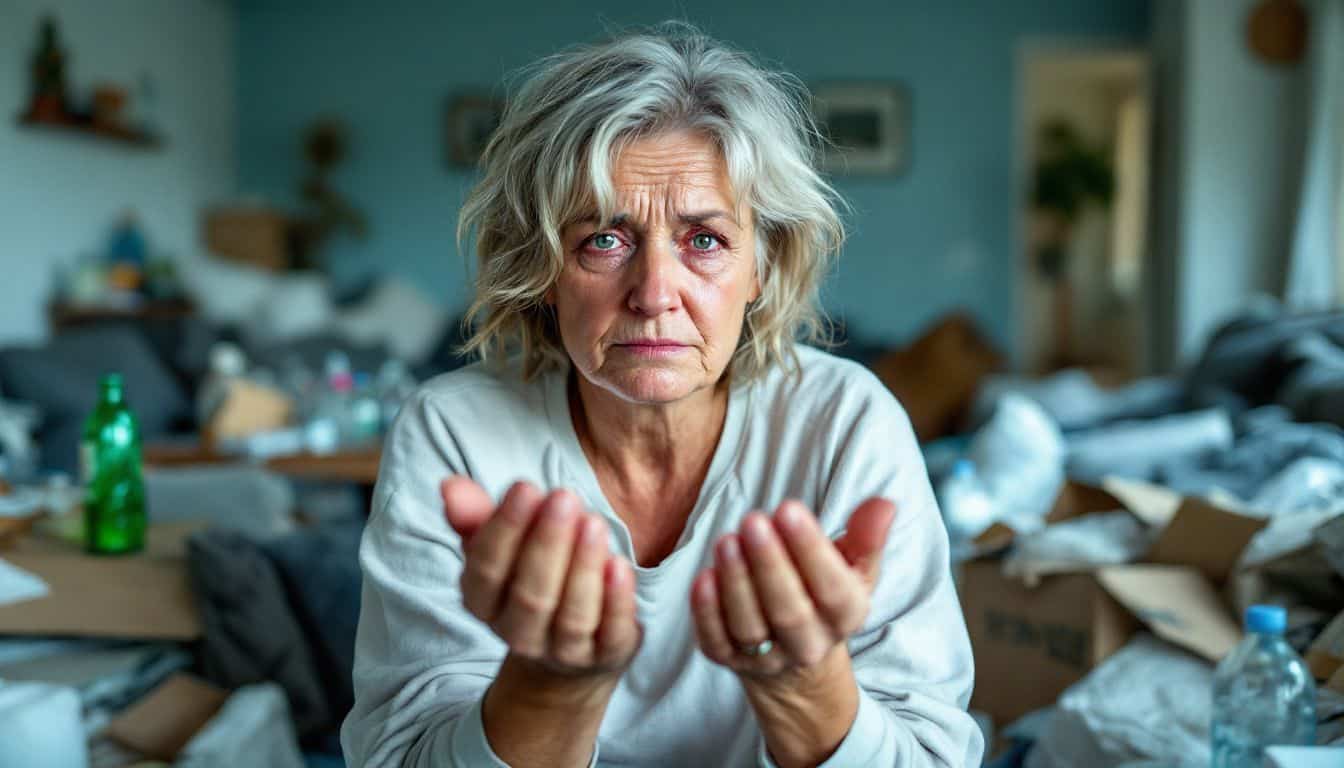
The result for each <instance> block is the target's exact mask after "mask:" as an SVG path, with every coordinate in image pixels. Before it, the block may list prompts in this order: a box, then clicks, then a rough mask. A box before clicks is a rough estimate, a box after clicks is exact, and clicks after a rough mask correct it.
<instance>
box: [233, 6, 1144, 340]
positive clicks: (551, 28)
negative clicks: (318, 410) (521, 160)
mask: <svg viewBox="0 0 1344 768" xmlns="http://www.w3.org/2000/svg"><path fill="white" fill-rule="evenodd" d="M669 15H675V16H677V17H680V18H685V19H688V20H690V21H693V22H695V23H696V24H699V25H700V26H702V27H703V28H704V29H705V30H706V31H708V32H710V33H711V34H713V35H716V36H718V37H720V38H723V39H725V40H728V41H730V42H732V43H734V44H736V45H738V46H740V47H742V48H745V49H747V50H749V51H752V52H754V53H756V54H758V55H760V56H762V57H764V58H766V59H768V60H771V61H774V62H777V63H779V64H780V65H782V66H784V67H785V68H787V69H789V70H791V71H793V72H794V73H795V74H797V75H798V76H800V77H801V78H803V79H804V80H805V81H808V82H812V81H818V80H828V79H845V78H863V79H893V80H899V81H901V82H903V83H904V84H905V85H906V86H907V88H908V89H909V92H910V94H911V102H912V116H913V125H912V136H911V147H910V153H911V154H910V157H911V166H910V168H909V170H908V171H907V172H906V173H905V174H904V175H903V176H900V177H896V178H881V179H854V178H845V179H841V180H840V181H839V184H838V186H839V189H840V190H841V192H842V194H844V195H845V196H846V197H847V198H848V199H849V200H850V201H851V203H852V204H853V205H854V208H855V212H854V215H853V216H852V217H851V218H850V219H849V224H850V227H851V233H852V236H851V239H850V241H849V243H848V245H847V247H846V249H845V253H844V254H843V255H842V257H841V260H840V266H839V268H838V270H837V272H836V274H834V275H833V276H832V278H831V280H830V282H829V283H828V286H827V289H826V303H827V306H828V308H829V309H830V310H831V311H832V312H833V313H834V314H837V315H841V316H844V317H846V318H847V319H849V320H850V321H851V322H852V323H853V324H854V326H855V327H856V328H857V329H860V330H862V331H863V332H865V333H868V334H874V335H878V336H881V337H884V338H888V339H899V338H902V337H904V336H905V335H907V334H909V333H912V332H914V331H915V330H917V329H918V328H919V327H920V326H921V325H923V324H924V323H926V322H928V321H929V320H931V319H933V318H934V317H935V316H937V315H938V314H940V313H942V312H944V311H947V310H949V309H952V308H955V307H960V306H967V307H970V308H972V309H973V310H974V311H975V312H976V314H977V315H978V317H979V318H980V319H981V321H982V323H983V324H984V325H985V327H986V329H987V330H988V331H989V332H990V333H991V334H992V335H993V336H994V337H995V338H997V339H998V340H999V341H1000V342H1001V343H1003V344H1004V345H1005V347H1007V346H1008V345H1009V344H1010V340H1011V339H1012V338H1013V337H1014V334H1013V333H1012V323H1013V318H1014V317H1015V312H1014V308H1013V286H1014V284H1015V283H1014V281H1015V279H1016V270H1015V266H1014V265H1013V264H1012V263H1011V253H1012V248H1011V243H1010V237H1011V236H1012V235H1011V233H1012V217H1013V185H1014V183H1015V182H1014V180H1013V175H1012V174H1013V157H1012V150H1013V141H1014V139H1013V125H1014V122H1013V120H1014V115H1013V112H1014V109H1015V108H1016V106H1015V105H1016V96H1015V94H1014V89H1015V65H1016V50H1017V48H1018V46H1019V44H1020V43H1022V42H1024V41H1027V40H1032V39H1043V38H1050V39H1060V38H1063V39H1070V40H1085V39H1099V40H1107V41H1112V42H1116V41H1118V42H1131V43H1137V44H1144V43H1146V41H1147V39H1148V25H1149V4H1148V2H1147V0H1074V1H1072V2H1067V3H1066V2H1050V1H1048V0H1032V1H1029V2H1028V1H1023V2H1000V1H998V0H982V1H973V0H956V1H946V2H932V1H931V0H907V1H903V2H892V1H891V0H888V2H875V1H866V2H828V3H818V2H815V0H813V1H812V2H799V1H798V0H773V1H772V2H758V3H725V2H714V1H713V0H682V2H679V3H677V4H675V5H674V4H668V3H649V2H635V1H633V0H631V1H628V2H623V3H605V2H603V3H594V2H581V1H576V0H554V1H553V2H533V3H527V4H524V3H516V2H514V3H510V2H458V3H451V4H450V3H431V2H428V1H427V0H426V1H425V2H410V1H408V0H401V1H400V2H380V3H376V4H375V3H371V2H358V3H356V2H337V1H336V0H330V1H327V2H317V1H316V0H241V1H240V2H239V18H238V66H239V72H238V105H239V114H238V142H239V158H240V174H239V179H240V187H241V191H242V192H243V193H245V194H256V195H262V196H266V197H268V198H270V199H273V200H276V201H279V202H288V201H292V199H293V196H294V192H293V191H294V189H295V187H296V186H297V181H298V178H299V175H300V173H301V172H302V164H301V162H300V153H299V136H300V135H301V132H302V130H303V128H304V126H305V125H307V124H308V123H309V121H311V120H313V119H314V118H316V117H318V116H321V115H334V116H337V117H340V118H341V119H343V120H344V121H345V122H346V124H347V126H348V127H349V129H350V133H351V137H352V148H351V149H352V156H351V157H350V158H349V160H348V161H347V162H346V164H345V165H344V167H342V168H341V169H340V171H339V173H338V174H337V175H336V178H335V181H336V183H337V185H338V187H339V188H340V189H341V190H342V191H343V192H344V193H345V194H347V195H348V196H349V197H350V198H351V199H353V200H354V201H355V202H356V203H357V204H358V205H359V206H360V207H361V208H362V209H363V210H364V211H365V213H366V214H367V215H368V217H369V220H370V224H371V227H372V232H371V234H370V237H369V238H368V239H367V240H365V241H363V242H358V241H342V242H339V243H337V244H336V245H335V247H334V248H333V251H332V254H333V257H334V258H335V260H336V263H337V266H338V270H339V271H340V272H341V273H342V274H345V275H352V274H358V273H362V272H367V271H371V270H390V271H394V272H396V273H399V274H402V275H405V276H407V277H409V278H411V279H413V280H415V281H417V282H418V283H419V284H420V285H422V286H423V287H425V288H426V289H427V290H429V291H431V292H432V293H434V294H435V295H436V296H438V297H439V298H440V299H441V301H442V302H443V303H444V305H445V306H447V307H450V308H460V307H462V306H463V305H464V303H465V301H466V297H467V295H468V293H467V292H468V288H469V286H468V283H467V272H466V270H465V267H464V260H463V257H462V255H461V254H459V253H458V252H457V250H456V248H455V246H454V228H455V224H456V216H457V210H458V207H459V205H460V204H461V201H462V199H463V197H464V196H465V194H466V192H467V190H468V189H469V188H470V185H471V182H472V177H471V175H470V174H469V173H462V172H458V171H452V170H449V169H448V168H447V167H446V166H445V163H444V159H443V158H444V153H443V150H442V146H441V143H440V133H439V131H440V125H441V120H442V114H443V107H444V103H445V100H446V97H447V96H448V94H450V93H451V92H453V91H454V90H456V89H460V88H472V87H479V86H482V85H486V86H489V85H493V84H496V83H498V82H500V80H501V78H502V76H503V75H505V74H506V73H507V72H509V71H510V70H513V69H515V68H516V67H519V66H521V65H524V64H526V63H528V62H530V61H532V60H534V59H535V58H537V57H539V56H541V55H544V54H547V53H550V52H553V51H554V50H556V49H557V48H559V47H562V46H564V45H567V44H569V43H572V42H577V41H583V40H589V39H592V38H594V37H598V36H601V35H602V33H603V30H604V28H606V27H608V26H611V25H626V24H644V23H651V22H656V21H658V20H661V19H663V18H666V17H668V16H669Z"/></svg>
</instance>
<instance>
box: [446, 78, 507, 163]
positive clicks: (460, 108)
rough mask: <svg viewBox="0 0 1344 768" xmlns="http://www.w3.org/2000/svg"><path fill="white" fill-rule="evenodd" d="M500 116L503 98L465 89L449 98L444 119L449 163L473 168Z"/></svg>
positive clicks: (502, 112) (502, 109)
mask: <svg viewBox="0 0 1344 768" xmlns="http://www.w3.org/2000/svg"><path fill="white" fill-rule="evenodd" d="M503 115H504V100H503V99H499V98H495V97H494V96H491V95H490V94H489V93H488V92H482V91H468V92H464V93H459V94H456V95H454V96H453V97H452V98H450V99H448V109H447V110H446V112H445V114H444V122H443V135H444V149H445V151H446V154H447V157H448V164H449V165H450V166H453V167H456V168H475V167H476V164H477V163H478V162H479V161H480V159H481V153H482V152H484V151H485V145H486V144H488V143H489V142H490V137H491V136H492V135H493V134H494V132H495V129H496V128H498V127H499V121H500V118H501V117H502V116H503Z"/></svg>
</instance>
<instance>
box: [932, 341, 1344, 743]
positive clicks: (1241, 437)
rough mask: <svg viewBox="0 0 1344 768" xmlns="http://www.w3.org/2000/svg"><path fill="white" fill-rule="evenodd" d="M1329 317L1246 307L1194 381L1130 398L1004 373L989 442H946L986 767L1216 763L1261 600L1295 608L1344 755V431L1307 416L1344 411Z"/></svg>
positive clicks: (1297, 645)
mask: <svg viewBox="0 0 1344 768" xmlns="http://www.w3.org/2000/svg"><path fill="white" fill-rule="evenodd" d="M1317 322H1318V323H1320V324H1322V325H1321V327H1320V328H1318V332H1317V333H1315V334H1314V335H1313V334H1308V336H1310V338H1312V339H1314V341H1313V342H1312V343H1310V344H1306V343H1304V342H1303V341H1302V334H1303V333H1304V331H1303V328H1302V321H1301V319H1300V318H1292V319H1274V318H1251V319H1247V318H1242V319H1239V320H1238V321H1236V322H1234V323H1233V324H1231V325H1229V326H1228V328H1227V329H1224V331H1223V332H1221V333H1220V334H1219V335H1218V336H1217V337H1216V338H1215V339H1214V341H1213V343H1212V344H1211V346H1210V348H1209V350H1208V351H1207V352H1206V354H1205V357H1204V359H1203V360H1202V361H1201V363H1200V364H1199V365H1197V366H1196V368H1195V369H1194V370H1193V371H1192V372H1191V374H1190V375H1188V376H1187V377H1184V378H1180V379H1177V378H1171V379H1151V380H1147V381H1142V382H1139V383H1137V384H1135V385H1133V386H1131V387H1128V388H1125V389H1120V390H1104V389H1102V388H1100V387H1098V386H1096V385H1095V384H1093V383H1092V381H1091V379H1090V377H1088V376H1087V375H1086V374H1085V373H1082V372H1079V371H1070V372H1065V373H1063V374H1059V375H1056V376H1054V377H1051V378H1049V379H1046V380H1044V381H1033V382H1021V381H1012V380H1010V379H1004V378H995V379H991V380H989V381H988V382H986V383H985V384H984V385H983V386H982V387H981V389H980V394H979V396H978V399H977V403H976V405H975V407H974V409H973V413H975V414H976V416H975V418H976V419H977V420H978V422H979V424H980V427H979V429H977V430H975V431H974V432H973V433H972V434H971V435H970V437H969V440H963V441H961V442H960V443H959V444H958V445H957V447H956V450H954V451H951V452H949V451H948V450H947V449H946V447H945V446H939V445H936V444H935V445H932V446H929V447H928V448H929V450H928V454H927V455H928V456H929V467H930V473H931V475H932V476H933V479H934V482H935V488H937V489H938V490H939V496H940V502H941V504H940V506H942V507H943V513H944V516H945V518H946V521H947V527H948V530H949V532H950V535H951V536H952V538H953V558H954V562H955V567H956V574H957V580H958V584H959V590H960V594H961V601H962V608H963V611H964V614H965V617H966V622H967V626H968V629H969V631H970V635H971V643H972V646H973V648H974V652H975V659H976V685H975V693H974V695H973V698H972V700H971V709H972V710H973V711H978V712H981V713H984V714H986V715H988V716H989V718H990V719H992V721H993V724H994V726H995V727H996V728H997V730H998V735H999V738H998V739H997V740H994V741H991V742H990V744H989V746H988V749H987V755H988V756H990V757H991V758H993V757H994V756H998V762H995V761H994V760H993V759H990V760H988V761H987V765H991V766H995V767H996V768H997V767H998V766H1009V765H1014V766H1016V765H1026V766H1029V768H1055V767H1057V766H1059V767H1062V766H1073V765H1088V766H1107V765H1123V764H1126V763H1135V762H1145V761H1147V762H1154V763H1157V764H1161V765H1209V764H1210V760H1211V752H1210V750H1211V745H1212V740H1211V722H1212V717H1213V715H1212V711H1213V691H1212V687H1213V679H1214V666H1215V665H1216V664H1217V663H1218V662H1219V661H1220V660H1222V659H1224V658H1225V657H1226V656H1228V654H1229V652H1231V651H1232V649H1233V648H1234V647H1236V646H1237V645H1238V643H1239V642H1241V640H1242V638H1243V632H1242V628H1241V627H1242V617H1243V616H1244V615H1246V610H1247V608H1248V607H1250V606H1252V605H1271V606H1280V607H1282V608H1283V609H1285V612H1284V615H1285V616H1286V618H1285V621H1284V627H1283V632H1282V635H1283V638H1284V639H1285V640H1286V642H1287V643H1288V645H1290V646H1291V647H1292V649H1293V650H1294V651H1296V653H1297V654H1298V655H1300V656H1301V657H1303V658H1304V659H1305V661H1306V666H1307V668H1308V669H1309V670H1310V674H1311V676H1312V677H1313V678H1314V679H1315V688H1316V702H1315V704H1316V706H1315V715H1316V720H1317V722H1316V729H1315V741H1316V743H1317V744H1321V745H1326V744H1330V745H1337V746H1340V747H1344V429H1341V428H1340V425H1339V424H1338V423H1331V422H1322V421H1317V420H1305V419H1309V418H1320V417H1322V416H1330V417H1333V416H1344V365H1336V363H1338V362H1339V361H1340V360H1344V353H1341V351H1340V349H1339V348H1338V347H1335V346H1332V345H1331V344H1332V342H1331V341H1330V340H1331V339H1336V338H1338V339H1344V318H1341V317H1340V316H1338V315H1334V316H1330V317H1328V318H1318V319H1317ZM1277 323H1289V324H1291V325H1292V329H1293V333H1286V332H1282V331H1281V329H1279V328H1278V326H1277ZM1229 349H1230V350H1231V351H1229ZM1251 356H1255V357H1256V359H1255V360H1254V361H1252V360H1249V359H1248V357H1251ZM1304 361H1305V362H1304ZM1274 366H1281V369H1275V368H1274ZM1308 366H1310V368H1308ZM1308 370H1309V375H1308V373H1304V371H1308ZM1219 371H1221V372H1222V373H1221V375H1220V374H1219ZM1336 374H1337V375H1336ZM1332 375H1333V378H1332ZM1266 377H1267V378H1266ZM1267 381H1271V382H1279V386H1277V387H1276V386H1265V383H1266V382H1267ZM1323 392H1324V393H1325V394H1326V395H1330V394H1332V393H1338V394H1339V395H1340V399H1337V400H1336V399H1332V398H1331V397H1324V396H1323V395H1322V394H1321V393H1323ZM1332 408H1333V409H1334V410H1332ZM950 454H951V455H950Z"/></svg>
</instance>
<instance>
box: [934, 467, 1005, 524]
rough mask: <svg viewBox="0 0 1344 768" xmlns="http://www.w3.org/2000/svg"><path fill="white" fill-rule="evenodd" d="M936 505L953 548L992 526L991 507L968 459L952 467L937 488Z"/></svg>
mask: <svg viewBox="0 0 1344 768" xmlns="http://www.w3.org/2000/svg"><path fill="white" fill-rule="evenodd" d="M938 504H939V506H940V507H942V511H943V522H944V523H945V524H946V525H947V531H948V534H949V536H950V537H951V538H952V540H953V542H954V544H955V543H956V542H962V541H966V540H968V539H972V538H975V537H976V536H978V535H979V534H980V533H981V532H982V531H984V530H985V529H986V528H988V527H989V524H990V523H992V522H994V503H993V501H992V500H991V499H990V498H989V492H988V491H986V490H985V486H984V483H982V482H980V476H979V474H978V473H977V472H976V470H975V462H973V461H971V460H970V459H958V460H957V462H956V463H955V464H953V465H952V473H951V474H950V475H948V476H947V478H946V479H944V480H943V482H942V483H941V484H940V485H939V487H938Z"/></svg>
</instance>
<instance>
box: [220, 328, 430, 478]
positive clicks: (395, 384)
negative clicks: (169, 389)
mask: <svg viewBox="0 0 1344 768" xmlns="http://www.w3.org/2000/svg"><path fill="white" fill-rule="evenodd" d="M415 387H416V380H415V378H414V377H413V376H412V375H411V373H410V371H409V369H408V368H407V366H406V364H405V363H404V362H402V361H401V359H399V358H396V357H389V358H387V359H386V360H384V361H383V363H382V365H381V367H380V368H379V369H378V370H377V371H376V372H370V371H355V370H352V366H351V361H350V357H349V356H348V355H347V354H345V353H344V352H341V351H339V350H336V351H331V352H329V353H328V354H327V356H326V360H325V362H324V365H323V370H322V371H321V372H320V373H318V372H314V371H313V370H311V369H310V368H309V367H307V366H306V365H305V364H304V362H303V360H302V358H300V357H298V356H291V357H289V358H287V359H286V360H285V361H284V362H283V363H282V366H281V369H280V370H279V371H273V370H270V369H268V368H264V367H256V366H250V365H249V363H248V361H247V358H246V357H245V355H244V353H243V351H242V349H241V348H240V347H238V346H237V345H236V344H233V343H231V342H219V343H217V344H215V346H214V347H213V348H212V349H211V352H210V372H209V374H208V375H207V377H206V379H205V382H204V384H203V386H202V387H201V390H200V394H199V396H198V398H197V420H198V423H199V424H201V425H202V430H201V431H202V433H203V435H204V436H205V438H206V440H207V442H209V443H210V444H211V445H212V446H214V447H215V448H217V449H218V450H221V451H224V452H230V453H240V454H244V455H247V456H251V457H253V458H258V459H265V458H268V457H271V456H276V455H283V454H292V453H298V452H300V451H308V452H311V453H316V454H326V453H332V452H334V451H337V450H340V449H349V448H363V447H368V446H371V445H373V444H376V443H377V442H378V441H379V440H380V439H381V437H382V435H383V433H384V431H385V430H386V429H387V428H388V427H389V426H391V424H392V421H393V419H395V418H396V415H397V413H398V412H399V411H400V409H401V404H402V403H403V402H404V401H405V399H406V398H407V397H408V396H409V395H410V394H411V393H412V392H413V391H415Z"/></svg>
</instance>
